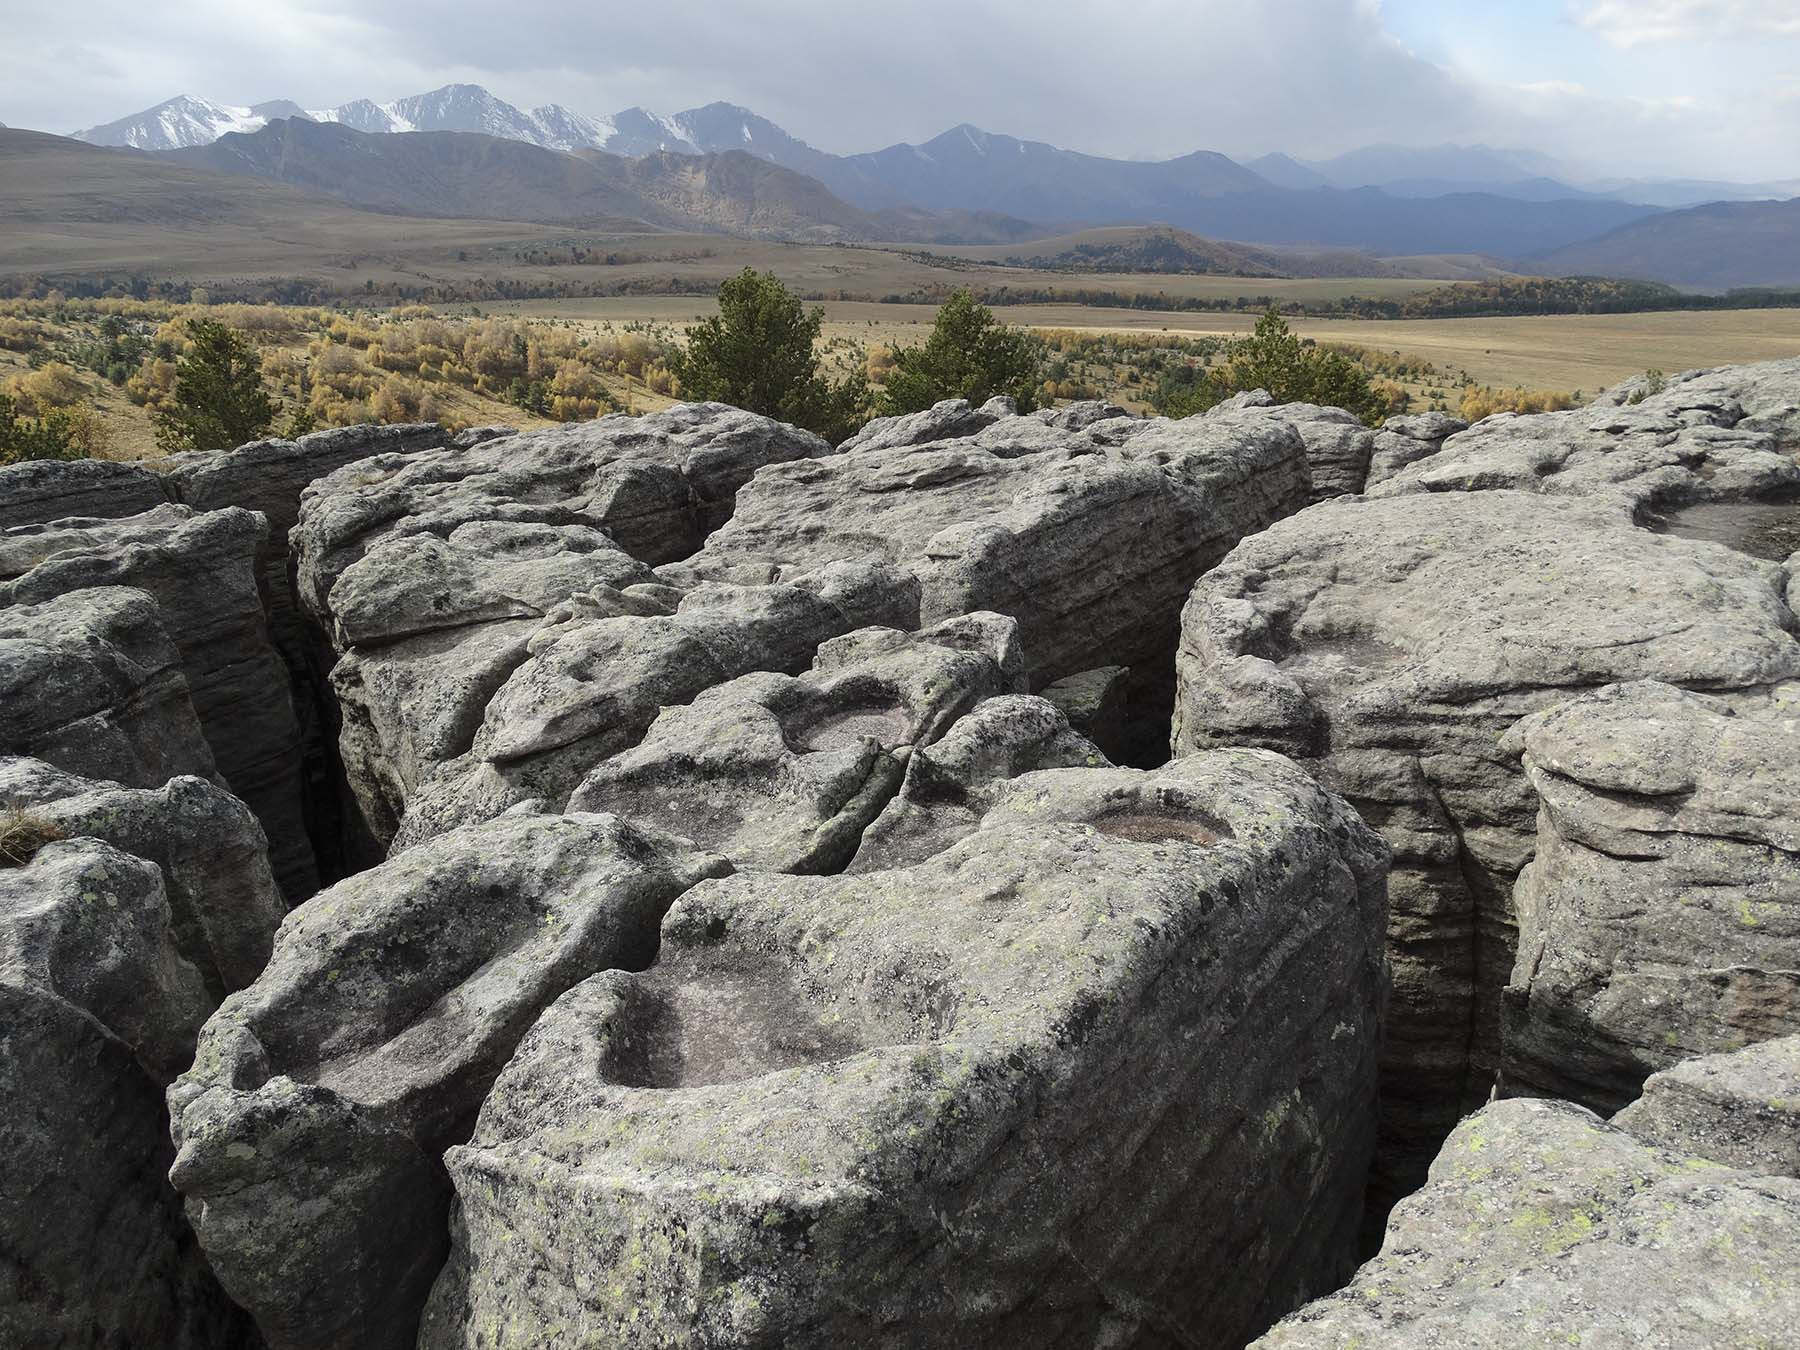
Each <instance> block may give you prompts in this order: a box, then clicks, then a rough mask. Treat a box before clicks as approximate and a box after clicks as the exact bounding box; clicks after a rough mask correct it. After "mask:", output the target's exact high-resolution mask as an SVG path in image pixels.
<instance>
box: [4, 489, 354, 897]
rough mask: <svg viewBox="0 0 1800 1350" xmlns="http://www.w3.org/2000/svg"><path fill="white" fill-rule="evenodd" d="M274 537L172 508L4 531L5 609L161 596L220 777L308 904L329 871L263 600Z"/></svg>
mask: <svg viewBox="0 0 1800 1350" xmlns="http://www.w3.org/2000/svg"><path fill="white" fill-rule="evenodd" d="M267 536H268V525H267V522H266V521H265V520H264V519H263V518H262V517H261V516H260V515H258V514H256V513H255V512H252V511H245V510H242V509H239V508H237V507H226V508H224V509H222V510H217V511H208V512H205V513H204V514H199V515H196V514H195V513H194V511H193V509H192V508H191V507H185V506H169V505H165V506H159V507H157V508H156V509H154V510H152V511H147V512H145V513H143V514H141V515H136V516H129V517H125V518H122V519H117V520H102V519H81V518H76V519H67V520H59V521H56V522H55V523H53V524H49V525H38V526H21V527H18V528H16V529H10V530H6V531H0V607H4V606H7V605H18V604H25V605H30V604H38V603H42V602H44V601H46V600H49V599H51V598H53V597H55V596H58V595H62V594H64V593H66V592H69V591H78V590H85V589H88V588H92V587H97V586H131V587H136V588H137V589H139V590H141V591H144V592H145V593H147V594H149V595H150V596H152V597H154V598H155V600H156V601H157V603H158V606H159V607H160V609H161V610H162V616H163V624H164V627H165V628H166V629H167V631H168V634H169V637H170V638H171V639H172V640H173V641H174V643H175V646H176V648H177V650H178V651H179V652H180V654H181V668H182V671H183V673H184V674H185V675H186V676H187V685H188V692H189V695H190V696H191V698H192V700H193V705H194V711H195V713H196V714H197V715H198V717H199V719H200V728H201V731H202V732H203V734H204V735H205V736H206V742H207V745H208V746H209V747H210V748H211V749H212V752H213V759H214V762H215V763H216V765H217V767H218V772H219V773H220V775H221V776H222V777H223V778H224V779H225V781H226V783H227V784H228V785H229V786H230V788H231V790H232V791H233V792H234V793H235V794H236V795H237V796H239V797H240V798H242V799H243V800H244V801H245V802H246V803H247V804H248V805H249V807H250V809H251V810H252V811H254V812H255V813H256V817H257V819H258V820H260V821H261V822H262V825H263V829H264V831H265V832H266V833H267V834H268V837H269V845H270V850H271V859H270V861H271V864H272V866H273V867H274V869H275V875H276V879H277V880H278V881H279V882H280V883H281V885H282V888H283V890H284V891H285V892H286V893H287V894H288V895H289V896H290V897H291V898H293V899H296V900H298V899H302V898H304V897H305V896H307V895H310V894H311V893H312V892H313V891H314V890H316V889H317V888H318V872H317V868H316V866H315V863H314V859H313V850H312V843H311V840H310V839H309V838H308V835H307V830H306V821H305V818H304V813H303V809H302V802H301V786H302V784H301V774H300V727H299V724H298V722H296V721H295V718H294V706H293V700H292V697H291V695H290V692H289V684H288V673H287V670H286V668H285V667H284V666H283V665H282V662H281V660H280V658H279V657H277V656H276V654H275V649H274V648H273V647H272V646H271V645H270V643H269V630H268V620H267V616H266V614H265V613H264V610H263V604H262V600H261V598H260V596H259V594H258V586H257V572H256V567H257V561H256V560H257V555H258V552H259V550H260V549H261V548H262V546H263V543H264V541H265V540H266V538H267ZM101 776H102V777H105V776H109V775H106V774H102V775H101Z"/></svg>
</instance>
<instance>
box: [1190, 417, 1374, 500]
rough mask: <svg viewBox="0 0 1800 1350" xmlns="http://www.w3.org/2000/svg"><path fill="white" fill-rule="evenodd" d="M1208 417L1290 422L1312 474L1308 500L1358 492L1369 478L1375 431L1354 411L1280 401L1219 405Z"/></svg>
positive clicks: (1326, 498) (1325, 498)
mask: <svg viewBox="0 0 1800 1350" xmlns="http://www.w3.org/2000/svg"><path fill="white" fill-rule="evenodd" d="M1207 416H1209V417H1214V418H1221V419H1237V420H1242V419H1243V418H1244V417H1246V416H1249V417H1275V418H1280V419H1281V420H1282V421H1284V422H1288V423H1291V424H1292V425H1293V427H1294V429H1295V430H1296V431H1298V432H1299V433H1300V439H1301V440H1303V441H1305V442H1306V462H1307V465H1308V467H1309V469H1310V472H1311V474H1312V493H1311V495H1310V496H1309V497H1308V498H1307V500H1308V501H1309V502H1323V501H1330V500H1331V499H1332V498H1333V497H1342V496H1345V495H1353V494H1355V493H1359V492H1361V491H1362V490H1363V486H1364V484H1365V483H1366V482H1367V481H1368V478H1369V460H1370V456H1371V455H1373V454H1374V451H1375V433H1374V432H1373V431H1371V430H1370V429H1369V428H1368V426H1367V424H1365V423H1364V422H1363V420H1362V418H1360V417H1358V416H1357V415H1356V414H1355V413H1353V412H1346V411H1345V410H1344V409H1342V408H1323V407H1320V406H1319V405H1318V404H1316V403H1279V404H1273V405H1270V406H1266V407H1260V406H1259V407H1255V408H1245V407H1238V406H1231V407H1227V406H1226V405H1220V407H1217V408H1213V409H1210V410H1209V411H1208V413H1207Z"/></svg>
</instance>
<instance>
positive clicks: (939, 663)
mask: <svg viewBox="0 0 1800 1350" xmlns="http://www.w3.org/2000/svg"><path fill="white" fill-rule="evenodd" d="M1024 666H1025V663H1024V657H1023V655H1022V654H1021V653H1020V652H1019V650H1018V644H1017V625H1016V624H1014V623H1013V621H1012V620H1011V619H1007V618H1003V617H1002V616H1000V615H997V614H986V615H983V614H974V615H966V616H964V617H962V618H958V619H952V620H949V621H948V622H947V623H943V624H939V625H937V626H936V627H934V628H928V629H925V630H924V631H922V632H920V633H917V634H908V633H902V632H899V631H897V630H895V629H891V628H869V629H862V630H860V631H858V632H854V633H849V634H846V635H845V636H843V637H838V638H833V639H831V640H830V641H828V642H826V643H824V644H822V645H821V646H820V647H819V650H818V654H817V656H816V657H814V659H813V663H812V667H811V669H810V670H808V671H807V672H806V674H804V675H801V676H799V677H793V676H788V675H781V674H776V673H774V672H772V671H764V672H759V673H756V674H751V675H744V676H740V677H739V678H737V679H735V680H731V681H729V682H727V683H725V684H721V685H716V686H715V687H713V688H711V689H708V690H706V691H705V692H704V693H702V694H701V695H700V696H699V697H698V698H696V699H695V700H694V701H693V702H692V703H690V704H687V705H685V706H678V707H672V708H666V709H664V710H663V712H662V713H661V714H659V715H658V717H657V719H656V721H655V722H654V723H652V724H651V726H650V729H649V732H648V734H646V735H645V737H644V739H643V740H642V741H641V742H640V743H639V744H638V745H637V746H635V747H634V748H632V749H629V750H626V751H624V752H622V753H620V754H618V755H615V756H613V757H612V758H611V759H608V760H605V761H604V762H602V763H601V764H600V765H599V767H598V768H596V769H595V770H594V771H593V772H592V773H590V774H589V775H588V776H587V777H586V778H585V779H583V780H582V783H581V785H580V786H579V787H578V788H577V789H576V790H575V792H574V794H573V795H572V796H571V797H570V798H569V810H571V811H604V812H611V813H613V814H616V815H620V816H624V817H627V818H628V819H631V820H634V821H639V822H642V823H645V824H648V825H652V826H654V827H655V828H657V829H659V830H663V831H666V832H667V833H670V834H673V835H676V836H679V837H681V838H684V839H687V840H690V841H692V842H693V843H694V844H695V845H696V846H698V847H701V848H705V849H708V850H710V851H712V852H714V853H721V854H723V855H725V856H726V857H727V858H729V859H731V861H732V863H733V864H734V865H735V866H737V867H738V868H740V869H755V870H767V871H775V872H807V873H818V872H835V871H838V870H840V869H842V867H843V866H844V865H845V864H846V863H847V862H848V861H849V860H850V858H851V856H852V855H853V854H855V853H856V851H857V846H858V844H859V843H860V842H861V840H862V835H863V831H864V829H865V828H866V827H867V826H868V825H869V823H870V822H871V821H873V820H874V819H875V817H876V816H877V815H878V814H879V813H880V812H881V810H882V808H883V807H885V806H886V805H887V804H888V802H889V801H890V800H892V799H893V797H894V795H895V794H896V793H897V792H898V791H899V788H900V781H901V776H902V775H903V774H904V773H905V772H906V766H907V761H908V757H909V756H910V755H912V754H914V753H916V752H917V751H919V750H920V749H922V748H923V747H925V746H929V745H931V744H932V743H933V742H935V741H937V740H938V739H939V738H940V737H942V736H943V735H944V734H945V732H946V731H948V730H950V728H951V726H952V724H954V723H955V722H956V720H957V719H958V718H959V717H962V716H963V715H964V714H965V713H967V712H968V711H969V710H970V709H971V708H973V707H975V705H976V704H978V703H979V702H980V701H981V700H982V699H985V698H991V697H993V696H995V695H1000V694H1009V693H1014V692H1016V691H1017V690H1018V689H1019V688H1020V687H1021V686H1022V685H1023V683H1024V677H1025V669H1024Z"/></svg>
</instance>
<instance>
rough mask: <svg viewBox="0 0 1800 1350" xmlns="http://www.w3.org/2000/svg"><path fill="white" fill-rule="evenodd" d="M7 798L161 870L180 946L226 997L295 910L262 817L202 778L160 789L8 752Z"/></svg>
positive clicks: (66, 831)
mask: <svg viewBox="0 0 1800 1350" xmlns="http://www.w3.org/2000/svg"><path fill="white" fill-rule="evenodd" d="M0 802H3V803H6V804H7V805H8V806H14V807H19V808H22V809H24V810H27V811H29V812H30V813H31V814H32V815H33V816H35V817H36V818H37V819H38V820H39V821H41V822H43V823H44V824H47V825H48V826H50V827H51V828H52V829H53V830H54V831H55V832H56V833H58V834H60V835H61V836H62V837H64V838H76V837H80V838H88V839H100V840H103V841H105V842H106V843H108V844H111V845H113V846H114V847H115V848H117V849H119V850H120V851H121V852H124V853H128V854H131V855H132V856H133V857H137V858H143V859H146V860H147V861H149V862H153V863H155V864H156V865H157V867H159V868H160V869H161V871H162V877H163V884H164V887H165V890H166V892H167V898H168V904H169V908H170V931H171V933H172V935H173V938H174V942H175V947H176V950H177V951H179V952H180V953H181V956H182V957H183V959H185V960H186V961H188V962H190V963H191V964H192V965H193V966H194V967H195V969H196V970H198V971H199V973H200V976H201V979H202V980H203V982H204V983H205V985H206V989H207V993H208V995H209V996H210V997H211V998H212V1000H213V1002H215V1003H216V1002H217V1001H218V1000H219V999H221V998H223V997H224V996H225V995H226V994H227V993H229V992H231V991H232V990H234V989H241V988H243V987H244V986H245V985H247V984H249V983H250V982H251V981H252V980H254V979H255V978H256V977H257V975H259V974H260V973H261V972H262V968H263V966H264V965H266V964H267V963H268V959H269V950H270V947H271V944H272V943H273V941H274V938H275V930H276V928H277V927H279V926H280V924H281V919H282V915H283V914H285V913H286V912H287V905H286V904H285V903H284V902H283V900H282V897H281V892H280V891H279V890H278V889H277V888H276V885H275V878H274V876H273V874H272V873H271V872H270V871H269V856H268V845H267V843H266V842H265V841H264V838H263V832H262V827H261V826H260V825H258V824H257V823H256V818H255V817H254V816H252V815H251V814H250V811H249V808H247V807H246V806H245V805H244V804H243V803H242V802H240V801H239V800H238V799H237V798H236V797H233V796H232V795H231V794H230V793H228V792H226V791H225V790H224V789H222V788H219V787H215V786H214V785H213V784H211V783H209V782H207V781H206V780H205V779H201V778H188V777H182V778H172V779H170V780H169V781H168V782H167V783H166V784H164V785H163V786H162V787H159V788H130V787H124V786H121V785H120V784H118V783H103V782H95V781H93V780H91V779H86V778H77V777H75V776H73V775H71V774H66V773H63V772H61V771H60V770H57V769H53V768H51V767H50V766H49V765H48V764H45V763H43V762H42V761H41V760H34V759H17V758H9V757H5V756H0Z"/></svg>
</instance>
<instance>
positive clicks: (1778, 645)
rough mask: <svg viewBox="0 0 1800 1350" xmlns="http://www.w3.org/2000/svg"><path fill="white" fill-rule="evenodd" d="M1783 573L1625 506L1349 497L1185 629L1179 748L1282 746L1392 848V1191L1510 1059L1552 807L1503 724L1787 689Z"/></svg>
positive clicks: (1222, 585)
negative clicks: (1604, 687)
mask: <svg viewBox="0 0 1800 1350" xmlns="http://www.w3.org/2000/svg"><path fill="white" fill-rule="evenodd" d="M1783 584H1784V578H1783V576H1782V574H1781V572H1780V571H1779V569H1777V568H1774V567H1771V566H1769V565H1767V564H1764V563H1759V562H1756V561H1755V560H1753V559H1750V558H1747V557H1744V556H1741V555H1739V554H1736V553H1733V552H1729V551H1727V550H1725V549H1721V548H1717V547H1715V546H1711V545H1706V544H1697V543H1690V542H1688V541H1686V540H1681V539H1675V538H1671V537H1668V536H1659V535H1655V534H1652V533H1650V532H1648V531H1646V530H1641V529H1638V528H1635V527H1634V526H1633V525H1632V524H1631V522H1630V518H1629V514H1628V512H1627V509H1626V507H1624V506H1623V505H1622V504H1619V503H1617V502H1616V501H1612V500H1593V501H1589V500H1583V499H1579V498H1576V499H1558V498H1546V497H1541V496H1536V495H1529V494H1524V493H1514V492H1482V493H1448V492H1446V493H1436V494H1432V495H1429V496H1427V495H1411V496H1403V497H1397V498H1393V499H1390V500H1383V501H1370V500H1363V501H1355V500H1342V501H1337V502H1327V503H1324V504H1322V505H1319V506H1315V507H1312V508H1311V509H1309V510H1307V511H1305V512H1302V513H1301V514H1300V515H1298V516H1295V517H1293V518H1291V519H1289V520H1286V521H1283V522H1281V523H1279V524H1277V525H1275V526H1273V527H1272V528H1271V529H1269V530H1268V531H1266V532H1265V533H1263V534H1260V535H1256V536H1254V537H1253V538H1250V539H1247V540H1246V541H1245V542H1244V543H1243V544H1242V545H1240V546H1239V547H1238V549H1237V550H1236V551H1235V552H1234V553H1233V554H1232V555H1231V557H1230V558H1229V559H1227V560H1226V562H1225V563H1224V564H1222V565H1221V566H1220V567H1218V568H1216V569H1215V570H1214V571H1212V572H1211V573H1209V574H1208V575H1207V576H1206V577H1204V578H1203V579H1202V580H1201V582H1200V584H1199V585H1198V586H1197V587H1196V588H1195V590H1194V594H1193V598H1192V599H1191V600H1190V601H1189V603H1188V607H1187V610H1186V611H1185V613H1184V616H1183V623H1182V648H1181V653H1180V657H1179V664H1178V674H1179V678H1180V682H1181V693H1180V698H1179V702H1178V705H1177V709H1176V725H1175V746H1176V752H1177V753H1178V754H1185V753H1190V752H1192V751H1196V750H1200V749H1205V748H1209V747H1214V746H1221V745H1232V744H1239V745H1242V744H1248V745H1261V746H1267V747H1269V748H1271V749H1277V750H1281V751H1283V752H1285V753H1287V754H1290V755H1293V756H1294V757H1295V758H1296V759H1299V760H1300V761H1301V762H1303V763H1305V764H1308V765H1309V766H1311V767H1312V769H1313V770H1314V771H1315V772H1316V773H1318V775H1319V776H1320V778H1321V779H1322V780H1323V781H1325V782H1326V783H1327V784H1329V785H1330V786H1332V787H1334V788H1335V789H1337V790H1338V791H1341V792H1343V793H1344V794H1345V795H1346V796H1347V797H1348V798H1349V799H1350V800H1351V801H1352V802H1353V803H1354V804H1355V805H1356V807H1357V809H1358V810H1359V811H1360V812H1361V813H1362V814H1363V817H1364V818H1365V819H1366V820H1369V821H1371V822H1372V823H1374V824H1375V825H1376V827H1377V828H1378V829H1380V830H1381V832H1382V833H1383V835H1385V836H1386V838H1387V840H1388V842H1389V844H1390V845H1392V847H1393V850H1394V874H1393V879H1392V884H1391V888H1390V892H1391V903H1392V908H1391V914H1390V918H1389V943H1390V953H1391V956H1392V958H1393V963H1394V987H1395V994H1394V1001H1393V1006H1392V1010H1391V1015H1390V1018H1389V1022H1388V1026H1387V1047H1388V1048H1387V1064H1388V1072H1387V1075H1386V1077H1385V1079H1384V1084H1383V1111H1384V1113H1385V1115H1386V1117H1387V1136H1388V1147H1387V1148H1386V1149H1385V1150H1384V1165H1385V1166H1387V1167H1391V1168H1392V1169H1395V1170H1394V1171H1392V1172H1391V1173H1390V1174H1389V1175H1388V1176H1386V1177H1385V1178H1384V1179H1382V1184H1383V1185H1384V1186H1385V1188H1386V1192H1385V1193H1386V1194H1387V1195H1389V1196H1391V1195H1393V1194H1401V1193H1404V1192H1405V1191H1406V1190H1408V1189H1411V1184H1412V1182H1413V1181H1414V1180H1416V1177H1417V1175H1418V1174H1419V1173H1420V1172H1422V1170H1423V1167H1424V1165H1425V1163H1426V1162H1427V1161H1428V1160H1429V1158H1430V1156H1431V1153H1432V1152H1433V1151H1434V1150H1435V1148H1436V1146H1437V1143H1438V1141H1439V1140H1441V1139H1442V1138H1443V1136H1444V1134H1445V1133H1447V1132H1448V1130H1449V1128H1450V1126H1451V1125H1452V1124H1454V1122H1455V1120H1456V1117H1457V1115H1458V1114H1459V1112H1460V1111H1461V1110H1462V1109H1464V1108H1465V1107H1466V1106H1469V1105H1473V1104H1474V1103H1476V1102H1478V1101H1479V1100H1481V1099H1483V1098H1485V1097H1486V1096H1487V1095H1488V1092H1489V1089H1490V1085H1491V1083H1492V1082H1493V1079H1494V1075H1495V1072H1496V1070H1497V1068H1498V1067H1499V1062H1500V1044H1499V1024H1500V1002H1501V998H1500V996H1501V990H1502V988H1503V986H1504V985H1505V983H1506V980H1507V975H1508V972H1510V971H1511V970H1512V969H1513V962H1514V955H1515V949H1516V940H1515V931H1514V920H1513V914H1512V908H1511V904H1510V897H1511V893H1512V888H1513V882H1514V880H1515V878H1516V877H1517V875H1518V873H1519V870H1520V869H1521V868H1522V867H1523V866H1524V865H1525V863H1527V862H1528V861H1529V860H1530V858H1531V856H1532V852H1533V849H1534V847H1535V836H1536V818H1537V801H1536V798H1535V796H1534V794H1533V793H1532V791H1531V789H1530V787H1529V785H1528V784H1527V782H1526V780H1525V777H1524V774H1523V772H1522V771H1521V769H1520V767H1519V764H1518V761H1517V756H1516V752H1508V751H1507V750H1506V749H1504V748H1503V746H1502V744H1501V741H1502V737H1503V736H1504V735H1505V734H1506V732H1507V731H1508V730H1509V729H1510V728H1511V727H1512V725H1513V723H1514V722H1516V721H1517V720H1518V719H1519V718H1520V717H1521V716H1523V715H1525V714H1527V713H1531V712H1533V711H1537V710H1540V709H1542V708H1545V707H1547V706H1550V705H1552V704H1554V703H1557V702H1561V701H1563V700H1566V699H1567V698H1569V697H1570V696H1572V695H1574V694H1577V693H1580V692H1581V691H1582V690H1584V689H1588V688H1592V687H1593V686H1595V685H1598V684H1605V683H1608V682H1610V681H1615V680H1620V681H1623V680H1634V679H1645V678H1656V679H1661V680H1666V681H1669V682H1672V683H1675V684H1682V685H1690V686H1693V687H1696V688H1705V689H1709V690H1714V691H1720V692H1723V691H1730V690H1739V691H1744V692H1745V693H1746V694H1751V693H1757V692H1762V691H1767V690H1769V689H1771V688H1773V687H1774V686H1775V685H1777V684H1779V683H1781V682H1782V681H1784V680H1790V679H1793V678H1794V677H1795V676H1796V675H1800V643H1796V641H1795V639H1794V633H1795V630H1796V628H1797V627H1800V624H1797V623H1796V620H1795V617H1794V615H1793V614H1792V613H1791V612H1790V611H1789V609H1788V607H1787V605H1786V604H1785V602H1784V600H1783V595H1782V587H1783Z"/></svg>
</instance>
